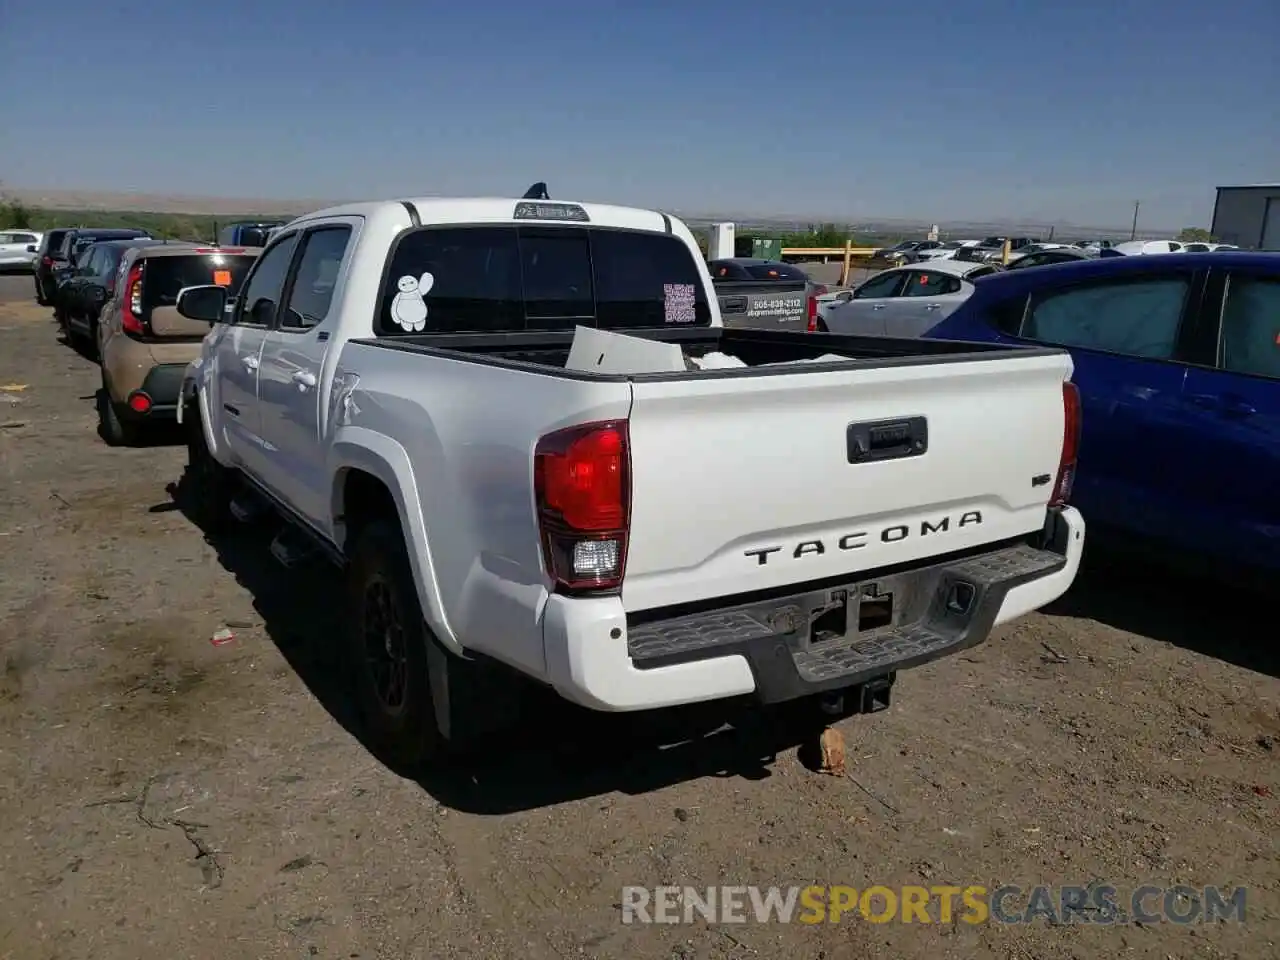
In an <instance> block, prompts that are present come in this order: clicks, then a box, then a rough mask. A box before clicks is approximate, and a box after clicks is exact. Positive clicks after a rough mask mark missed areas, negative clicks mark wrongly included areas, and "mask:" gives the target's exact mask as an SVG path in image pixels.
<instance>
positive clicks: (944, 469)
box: [622, 351, 1072, 612]
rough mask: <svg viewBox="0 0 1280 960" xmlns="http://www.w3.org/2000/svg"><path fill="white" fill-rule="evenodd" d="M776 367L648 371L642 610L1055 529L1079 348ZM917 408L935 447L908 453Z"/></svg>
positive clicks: (640, 482)
mask: <svg viewBox="0 0 1280 960" xmlns="http://www.w3.org/2000/svg"><path fill="white" fill-rule="evenodd" d="M815 366H817V365H815ZM768 369H769V368H767V367H766V368H756V370H757V372H758V373H759V374H760V375H758V376H753V377H725V378H707V379H678V380H668V381H648V382H643V381H642V382H633V383H632V408H631V415H630V443H631V478H632V505H631V534H630V543H629V546H628V550H627V561H626V577H625V579H624V581H623V590H622V596H623V601H624V603H625V604H626V607H627V609H628V611H630V612H635V611H640V610H647V609H653V608H658V607H666V606H671V605H674V604H681V603H689V602H693V601H699V600H706V599H710V598H715V597H723V596H729V595H734V594H740V593H745V592H749V591H755V590H765V589H770V588H777V587H783V586H787V585H791V584H800V583H804V582H807V581H812V580H819V579H823V578H827V577H836V576H846V575H851V574H856V573H857V572H859V571H863V570H871V569H876V568H881V567H886V566H894V565H898V564H905V563H912V562H915V561H921V560H923V559H925V558H928V557H933V556H937V555H940V554H946V553H951V552H953V551H957V550H963V549H967V548H971V547H975V546H979V545H981V544H985V543H991V542H994V541H998V540H1002V539H1006V538H1009V537H1015V536H1019V535H1022V534H1026V533H1029V532H1032V531H1035V530H1037V529H1039V528H1040V527H1041V526H1042V525H1043V523H1044V518H1045V506H1046V504H1047V502H1048V500H1049V497H1050V495H1051V493H1052V491H1053V488H1054V480H1053V478H1056V475H1057V471H1058V464H1059V459H1060V455H1061V448H1062V437H1063V421H1064V411H1063V398H1062V382H1063V381H1064V380H1066V379H1068V378H1069V377H1070V375H1071V370H1072V367H1071V358H1070V356H1069V355H1067V354H1066V353H1061V354H1036V355H1030V356H1028V355H1021V354H1020V353H1019V352H1015V351H1011V352H1010V353H1009V354H1007V355H1001V356H999V357H993V358H990V359H974V360H969V359H957V360H949V361H937V360H933V361H925V362H921V363H917V364H906V365H887V366H880V367H875V366H868V367H866V368H863V369H852V370H850V369H839V370H823V369H821V368H820V367H819V368H818V369H809V370H804V371H801V370H797V371H796V372H787V373H781V372H774V371H769V372H768V373H765V371H766V370H768ZM911 418H920V419H922V420H923V423H924V424H925V426H926V429H927V440H925V449H924V452H923V453H916V454H915V455H911V456H894V455H893V454H894V452H895V451H894V447H895V445H896V444H897V443H898V442H899V441H905V445H904V447H903V448H902V449H908V448H910V447H911V445H912V444H913V443H914V439H913V438H917V439H924V435H923V434H921V433H920V419H915V420H913V419H911ZM854 425H858V426H854ZM851 427H852V429H851ZM904 431H905V435H904ZM851 434H852V439H851ZM858 438H860V439H858ZM869 441H870V444H869V443H868V442H869ZM868 446H870V448H871V450H872V452H871V453H870V455H869V456H867V455H866V454H865V453H864V454H859V453H857V452H856V451H857V450H858V449H859V448H861V449H863V450H866V449H867V448H868ZM880 451H883V452H884V454H885V455H886V456H888V457H890V458H886V459H875V458H876V457H877V456H880V455H881V454H880ZM1046 475H1048V479H1046Z"/></svg>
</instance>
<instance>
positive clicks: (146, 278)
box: [142, 253, 257, 309]
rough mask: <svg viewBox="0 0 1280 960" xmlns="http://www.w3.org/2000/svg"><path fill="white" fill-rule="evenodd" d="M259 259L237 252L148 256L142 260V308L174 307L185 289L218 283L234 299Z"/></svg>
mask: <svg viewBox="0 0 1280 960" xmlns="http://www.w3.org/2000/svg"><path fill="white" fill-rule="evenodd" d="M256 259H257V258H256V257H254V256H251V255H249V254H234V253H193V254H191V255H190V256H177V257H172V256H169V257H148V258H146V259H144V260H143V261H142V304H143V308H144V309H154V308H156V307H172V306H174V305H175V304H176V303H177V302H178V293H179V292H180V291H181V290H182V288H183V287H200V286H206V285H208V284H217V285H218V286H220V287H226V288H227V296H229V297H234V296H235V295H236V294H237V293H238V292H239V290H240V285H241V284H242V283H244V278H245V275H246V274H248V272H249V268H250V267H251V266H253V261H254V260H256Z"/></svg>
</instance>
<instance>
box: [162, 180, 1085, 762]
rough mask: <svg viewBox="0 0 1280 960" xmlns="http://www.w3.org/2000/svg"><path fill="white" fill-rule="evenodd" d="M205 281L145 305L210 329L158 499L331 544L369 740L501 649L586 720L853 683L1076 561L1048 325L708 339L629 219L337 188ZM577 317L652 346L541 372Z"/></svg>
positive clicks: (1056, 367) (646, 218)
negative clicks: (177, 460)
mask: <svg viewBox="0 0 1280 960" xmlns="http://www.w3.org/2000/svg"><path fill="white" fill-rule="evenodd" d="M224 297H225V292H224V291H223V290H222V288H220V287H193V288H188V289H187V290H184V291H183V293H182V294H181V297H180V300H179V310H180V311H181V312H182V313H183V314H184V315H185V316H187V317H189V318H192V319H200V320H204V321H207V322H209V323H211V324H215V325H216V328H215V329H214V330H212V331H211V332H210V334H209V336H208V337H207V338H206V339H205V342H204V347H203V355H202V357H201V359H200V360H199V361H198V362H197V363H195V364H193V365H192V368H191V369H190V371H189V374H188V380H187V382H186V384H185V386H184V397H185V403H184V412H183V417H184V419H185V420H186V422H187V425H188V427H189V430H190V440H189V445H190V450H189V456H190V463H189V465H188V471H189V480H190V481H191V486H192V488H193V490H194V495H195V496H196V498H197V502H198V504H199V506H200V507H201V509H202V512H203V514H204V515H205V517H206V519H207V520H208V521H209V522H210V523H223V522H226V521H227V520H228V519H230V518H231V517H232V516H234V517H236V518H239V519H241V520H252V519H253V518H255V517H262V516H265V512H264V510H263V509H262V507H265V506H270V507H271V508H273V511H274V512H275V513H278V514H279V516H281V517H283V518H284V519H285V520H286V521H288V522H287V524H285V525H284V527H283V530H284V533H282V535H281V536H280V537H278V538H277V542H276V544H275V545H274V546H273V550H275V552H276V553H277V556H279V557H280V558H281V559H282V560H284V561H286V562H289V561H290V560H291V559H292V558H297V557H298V556H299V554H300V548H299V544H302V543H306V544H309V545H311V548H312V549H315V550H318V551H321V552H323V553H324V554H325V555H326V556H328V557H329V558H331V559H332V560H333V561H334V562H335V563H338V564H340V565H341V566H342V567H343V569H344V570H345V577H346V582H347V589H348V592H347V612H348V614H349V615H350V621H351V623H350V628H349V631H348V639H349V643H348V650H349V653H350V654H351V662H352V668H353V679H355V680H356V682H357V683H358V687H359V696H360V702H361V704H362V707H363V710H364V715H365V719H366V721H367V724H368V732H369V735H370V738H371V739H372V740H373V742H374V744H375V746H376V747H377V748H379V749H380V750H381V751H382V752H383V755H384V756H385V757H387V758H390V759H391V760H392V761H393V762H397V763H400V764H405V765H417V764H419V763H421V762H424V761H426V760H428V759H430V758H431V757H432V756H433V755H435V754H436V752H437V751H438V750H439V749H440V748H441V747H442V746H444V745H446V744H447V743H450V742H454V743H457V742H465V741H466V739H467V738H468V735H469V734H471V733H473V732H476V731H479V730H483V729H487V728H489V727H491V726H492V724H493V723H494V722H496V720H495V718H496V717H500V716H501V710H500V708H501V707H502V706H504V705H505V704H507V703H509V702H511V698H509V697H507V696H505V695H503V696H499V695H497V694H494V693H492V691H493V690H495V689H504V688H503V687H502V686H501V685H502V684H504V683H506V682H507V679H508V678H509V677H511V676H513V675H514V676H515V677H517V678H526V679H530V680H533V681H537V682H538V683H540V684H543V685H545V686H549V687H551V688H554V690H555V691H557V692H558V693H559V694H560V695H562V696H563V697H565V698H568V699H569V700H572V701H575V702H577V703H579V704H582V705H585V706H587V707H590V708H594V709H597V710H603V711H633V710H644V709H650V708H661V707H669V706H675V705H679V704H687V703H693V702H700V701H709V700H716V699H720V698H733V697H748V696H749V697H754V698H755V699H756V700H758V701H760V702H765V703H769V702H781V701H793V700H798V699H800V698H809V699H811V700H812V701H813V702H814V703H815V705H816V704H818V703H819V702H821V703H822V705H823V706H824V708H825V709H827V710H828V711H833V710H834V711H840V710H843V711H844V712H846V713H853V712H860V711H870V710H874V709H878V708H880V707H883V706H884V705H885V704H886V703H887V698H888V692H889V687H890V685H891V684H892V682H893V680H894V678H895V676H896V672H897V671H898V670H900V669H903V668H906V667H911V666H914V665H917V664H921V663H924V662H927V661H930V660H933V659H936V658H939V657H942V656H945V655H947V654H951V653H954V652H956V651H958V650H962V649H964V648H966V647H969V646H972V645H974V644H977V643H980V642H982V641H983V640H984V639H985V638H986V637H987V636H988V634H989V633H990V631H991V629H992V628H993V627H994V626H995V625H997V624H1000V623H1003V622H1005V621H1008V620H1010V619H1012V618H1015V617H1018V616H1021V615H1022V614H1025V613H1027V612H1028V611H1031V610H1034V609H1036V608H1038V607H1040V606H1042V605H1044V604H1046V603H1048V602H1050V601H1052V600H1054V599H1055V598H1057V597H1058V596H1059V595H1061V594H1062V593H1063V592H1064V591H1065V590H1066V589H1067V588H1068V587H1069V586H1070V584H1071V582H1072V580H1073V578H1074V577H1075V574H1076V569H1077V566H1078V564H1079V560H1080V555H1081V551H1082V549H1083V538H1084V524H1083V522H1082V520H1081V517H1080V516H1079V514H1078V513H1077V512H1076V511H1075V510H1074V509H1073V508H1071V507H1070V506H1068V505H1067V498H1068V494H1069V490H1070V484H1071V478H1072V474H1073V471H1074V458H1075V449H1076V438H1077V436H1078V429H1079V406H1078V402H1077V399H1076V397H1077V395H1076V392H1075V387H1074V385H1072V384H1071V383H1070V375H1071V372H1072V367H1071V360H1070V357H1069V355H1068V354H1067V353H1066V352H1065V351H1060V350H1055V349H1026V348H1008V347H1003V346H999V345H991V344H967V343H951V342H946V341H938V340H925V341H922V340H895V339H891V338H885V337H879V338H870V337H868V338H859V337H850V336H841V335H836V334H804V333H789V332H778V331H765V330H751V329H725V328H724V327H723V326H722V323H721V318H720V316H719V313H718V309H717V299H716V293H715V289H714V286H713V284H712V281H711V278H710V276H709V275H708V272H707V268H706V266H705V264H704V262H703V261H702V258H701V256H700V254H699V250H698V247H697V244H696V242H695V240H694V238H693V236H692V234H691V233H690V231H689V230H688V228H687V227H686V226H685V225H684V224H683V223H681V222H679V221H678V220H676V219H673V218H670V217H668V216H666V215H663V214H660V213H655V212H651V211H646V210H636V209H627V208H620V207H610V206H598V205H590V204H576V203H553V202H549V201H545V200H542V201H538V200H527V199H525V200H517V199H513V200H494V199H476V200H455V199H418V200H404V201H395V202H384V203H366V204H355V205H349V206H343V207H337V208H333V209H329V210H322V211H320V212H318V213H314V214H311V215H308V216H305V217H302V218H300V219H298V220H295V221H293V222H292V223H289V224H287V225H285V226H283V227H281V228H279V230H278V232H277V233H276V234H275V236H273V237H272V239H271V241H270V243H269V245H268V247H267V248H266V250H265V251H264V252H263V253H262V255H261V256H260V258H259V259H258V261H257V263H256V264H255V266H254V268H253V271H252V273H251V274H250V275H249V276H248V278H247V279H246V281H245V283H244V286H243V287H242V289H241V296H240V297H239V299H238V301H237V302H236V303H234V304H232V305H228V304H226V303H225V301H224V299H223V298H224ZM224 321H225V322H224ZM578 327H587V328H597V329H599V330H608V331H613V332H615V333H621V334H629V335H632V336H634V337H636V338H640V341H642V345H647V347H648V348H652V349H656V350H663V349H673V350H676V354H677V355H681V354H683V356H684V357H686V358H688V362H687V364H686V363H683V362H682V363H681V364H680V368H679V369H661V370H655V371H653V372H645V371H638V372H621V373H619V372H601V370H599V369H591V368H590V367H591V363H588V364H586V365H585V368H584V366H583V365H581V364H579V365H577V366H575V367H572V368H571V367H569V366H567V364H568V363H569V355H570V351H571V348H572V346H573V344H574V340H575V329H576V328H578ZM628 339H629V338H628ZM579 342H580V344H581V342H583V341H582V338H580V340H579ZM629 342H632V343H635V342H636V341H634V340H629ZM664 344H665V345H667V346H666V347H663V346H662V345H664ZM677 348H678V349H677ZM602 357H603V355H602ZM713 358H715V359H718V361H719V362H718V363H715V364H713V363H711V360H712V359H713ZM803 361H812V362H803ZM291 538H292V539H291ZM815 712H816V711H815Z"/></svg>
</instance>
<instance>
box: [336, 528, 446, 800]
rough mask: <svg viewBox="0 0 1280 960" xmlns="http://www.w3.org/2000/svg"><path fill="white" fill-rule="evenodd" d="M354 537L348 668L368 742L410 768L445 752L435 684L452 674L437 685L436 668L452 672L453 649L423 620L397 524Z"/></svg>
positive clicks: (386, 758)
mask: <svg viewBox="0 0 1280 960" xmlns="http://www.w3.org/2000/svg"><path fill="white" fill-rule="evenodd" d="M355 541H356V542H355V547H354V549H353V550H352V552H351V562H350V563H349V564H348V566H347V584H346V593H347V598H346V600H347V629H346V646H345V654H346V658H347V660H348V666H349V668H350V672H349V675H350V676H351V677H352V678H353V679H354V681H355V685H356V702H357V704H358V705H359V709H360V715H361V720H362V721H363V727H364V732H365V734H366V737H367V739H368V741H369V743H368V745H369V747H370V749H371V750H372V751H373V752H374V753H375V754H376V755H378V756H379V758H380V759H382V760H383V761H384V762H385V763H387V765H388V766H390V767H391V768H392V769H394V770H397V771H401V772H404V773H406V774H409V775H412V774H413V773H416V772H419V771H421V770H422V769H423V768H425V767H427V766H429V765H431V764H432V763H433V762H435V761H439V760H443V759H444V757H445V753H446V742H445V739H444V737H443V735H442V733H441V730H440V726H439V724H438V722H437V719H436V708H435V701H434V699H433V696H432V689H433V686H436V687H438V686H440V685H441V681H445V680H446V679H447V678H446V677H444V676H440V677H436V678H434V679H435V681H436V683H435V684H433V683H432V680H433V678H432V676H431V672H432V671H431V667H432V665H435V666H437V667H438V668H439V669H440V670H441V671H442V672H443V673H445V674H447V673H448V671H449V667H448V662H449V661H448V659H446V658H449V656H450V655H448V654H445V653H444V651H443V650H442V649H441V648H440V647H439V645H438V644H437V642H436V640H435V639H434V638H433V637H432V636H431V635H430V633H429V632H428V630H427V626H426V623H425V621H424V620H423V617H422V608H421V606H420V605H419V603H418V592H417V588H416V587H415V586H414V580H413V571H412V568H411V567H410V565H409V555H408V553H407V552H406V549H405V544H404V536H403V534H402V533H401V531H400V526H399V524H398V523H396V522H395V521H393V520H383V519H378V520H373V521H371V522H370V523H368V524H367V525H365V526H364V527H362V528H361V529H360V530H358V531H356V536H355ZM429 646H431V647H434V648H435V649H434V650H430V651H429ZM446 695H447V694H446Z"/></svg>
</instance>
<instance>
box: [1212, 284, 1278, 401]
mask: <svg viewBox="0 0 1280 960" xmlns="http://www.w3.org/2000/svg"><path fill="white" fill-rule="evenodd" d="M1220 354H1221V355H1220V358H1219V361H1218V365H1219V366H1220V367H1221V368H1222V369H1223V370H1228V371H1230V372H1232V373H1244V374H1248V375H1250V376H1255V377H1267V378H1269V379H1272V380H1280V280H1278V279H1274V278H1271V277H1248V276H1233V277H1231V281H1230V284H1229V285H1228V287H1227V299H1226V302H1225V303H1224V304H1223V308H1222V346H1221V351H1220Z"/></svg>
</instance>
